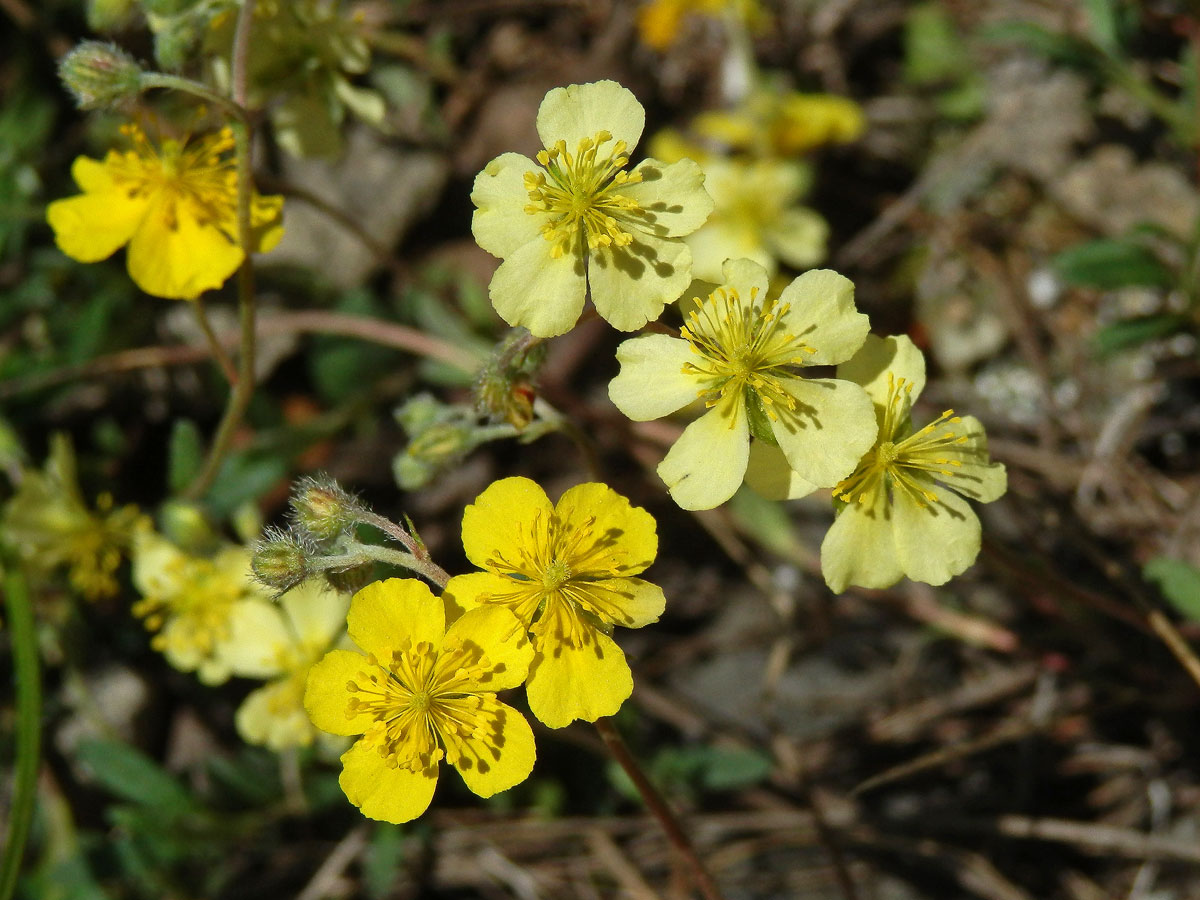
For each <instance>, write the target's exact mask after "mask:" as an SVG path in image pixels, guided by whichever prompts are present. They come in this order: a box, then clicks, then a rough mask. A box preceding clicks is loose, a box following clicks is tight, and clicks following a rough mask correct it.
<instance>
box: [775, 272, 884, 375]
mask: <svg viewBox="0 0 1200 900" xmlns="http://www.w3.org/2000/svg"><path fill="white" fill-rule="evenodd" d="M779 302H780V303H781V304H783V303H787V304H791V307H792V308H791V309H790V310H789V311H788V313H787V315H786V316H785V317H784V321H785V322H787V324H788V326H789V330H790V331H791V333H792V334H794V335H796V337H798V338H800V339H801V340H802V341H804V343H805V344H807V345H808V346H809V347H811V348H812V349H813V350H814V351H815V352H814V353H811V354H809V355H807V356H806V362H807V363H808V365H810V366H828V365H833V364H835V363H840V362H845V361H846V360H848V359H850V358H851V357H852V356H854V354H855V353H856V352H858V348H859V347H861V346H862V345H863V341H864V340H865V339H866V336H867V333H868V332H869V331H870V329H871V323H870V321H869V320H868V319H867V317H866V316H865V315H863V314H862V313H860V312H858V310H857V309H856V308H855V306H854V282H852V281H851V280H850V279H849V278H847V277H846V276H845V275H839V274H838V273H837V272H835V271H833V270H832V269H813V270H812V271H809V272H805V273H804V274H803V275H801V276H800V277H799V278H797V279H796V280H795V281H793V282H792V283H791V284H789V285H788V286H787V287H786V288H784V289H783V293H782V294H780V295H779Z"/></svg>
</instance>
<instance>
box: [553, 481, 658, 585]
mask: <svg viewBox="0 0 1200 900" xmlns="http://www.w3.org/2000/svg"><path fill="white" fill-rule="evenodd" d="M555 512H556V513H557V514H558V519H559V521H560V522H561V523H562V527H563V529H564V530H565V531H566V532H567V533H572V532H575V533H578V534H585V533H590V534H591V535H592V536H593V540H592V542H591V543H587V544H585V543H582V542H580V544H579V545H578V546H577V547H576V549H575V551H574V553H575V556H573V557H572V559H571V560H569V561H567V560H565V562H568V565H570V566H571V569H572V570H573V572H574V574H575V575H584V576H597V575H599V576H603V575H636V574H638V573H639V572H642V571H645V569H646V568H647V567H648V566H649V565H650V563H652V562H654V557H655V555H656V554H657V553H658V533H657V526H656V525H655V522H654V517H653V516H652V515H650V513H648V512H646V511H645V510H644V509H642V508H641V507H640V506H634V505H633V504H631V503H630V502H629V500H628V499H626V498H625V497H622V496H621V495H620V494H618V493H617V492H616V491H614V490H613V489H612V488H610V487H609V486H608V485H606V484H599V483H597V482H588V483H586V484H577V485H575V487H573V488H571V489H569V490H568V491H566V493H564V494H563V495H562V497H561V498H560V499H559V501H558V505H557V506H556V507H555Z"/></svg>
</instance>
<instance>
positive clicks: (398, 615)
mask: <svg viewBox="0 0 1200 900" xmlns="http://www.w3.org/2000/svg"><path fill="white" fill-rule="evenodd" d="M346 626H347V628H348V629H349V632H350V637H351V638H352V639H353V641H354V643H356V644H357V645H358V646H359V647H361V648H362V649H363V650H364V651H365V655H364V654H363V653H356V652H354V651H352V650H332V651H330V652H329V653H328V654H326V655H325V657H324V658H323V659H322V660H321V661H320V662H318V663H317V664H316V665H314V666H313V667H312V669H311V670H310V671H309V675H308V686H307V688H306V689H305V692H304V706H305V708H306V709H307V710H308V714H309V716H310V717H311V718H312V721H313V724H314V725H316V726H317V727H318V728H320V729H321V730H322V731H328V732H330V733H331V734H340V735H357V734H361V735H362V737H361V738H360V739H359V740H358V741H357V742H355V744H354V746H352V747H351V748H350V749H349V750H347V751H346V753H345V754H343V755H342V767H343V768H342V775H341V778H340V779H339V781H340V783H341V786H342V790H344V791H345V792H346V796H347V797H348V798H349V800H350V802H351V803H353V804H354V805H355V806H357V807H359V808H360V809H361V810H362V813H363V815H364V816H368V817H369V818H372V819H382V820H383V821H385V822H394V823H400V822H408V821H410V820H411V819H415V818H416V817H417V816H419V815H421V813H423V812H424V811H425V810H426V809H427V808H428V806H429V802H430V800H431V799H432V798H433V789H434V786H435V785H436V784H437V776H438V762H439V761H440V760H442V759H445V760H446V761H447V762H448V763H450V765H452V766H454V767H455V768H456V769H458V771H459V774H460V775H462V778H463V781H464V782H466V785H467V787H468V788H470V789H471V790H472V791H473V792H475V793H476V794H478V795H479V796H481V797H490V796H492V795H493V794H495V793H498V792H499V791H503V790H507V789H508V788H510V787H512V786H513V785H515V784H519V783H520V782H522V781H524V780H525V779H526V778H528V777H529V773H530V772H531V771H532V770H533V762H534V757H535V749H534V743H533V732H532V731H531V730H530V728H529V723H527V722H526V721H525V719H524V718H523V717H522V716H521V714H520V713H518V712H517V711H516V710H515V709H513V708H512V707H511V706H507V705H506V704H504V703H501V702H500V701H499V700H497V699H496V693H495V692H496V691H500V690H504V689H506V688H513V687H516V686H517V685H519V684H520V683H521V682H522V681H523V680H524V679H525V673H526V672H527V671H528V669H529V661H530V658H531V657H532V656H533V650H532V649H531V647H530V645H529V641H528V639H527V638H526V636H525V630H524V629H523V628H522V627H521V623H520V622H518V621H517V620H516V619H515V618H514V617H513V615H512V613H510V612H508V611H507V610H504V609H500V608H497V607H489V608H486V609H477V610H472V611H470V612H467V613H464V614H463V615H462V616H460V617H459V618H458V619H457V620H456V621H455V622H454V623H453V624H452V625H451V626H450V627H449V628H447V627H446V607H445V605H444V603H443V602H442V601H441V600H439V599H438V598H437V597H434V596H433V594H431V593H430V592H429V589H428V588H427V587H425V585H424V584H422V583H421V582H419V581H415V580H413V579H410V578H391V579H388V580H387V581H377V582H375V583H374V584H369V585H367V586H366V587H365V588H363V589H362V590H361V591H359V592H358V593H357V594H355V595H354V599H353V600H351V601H350V614H349V616H348V617H347V621H346Z"/></svg>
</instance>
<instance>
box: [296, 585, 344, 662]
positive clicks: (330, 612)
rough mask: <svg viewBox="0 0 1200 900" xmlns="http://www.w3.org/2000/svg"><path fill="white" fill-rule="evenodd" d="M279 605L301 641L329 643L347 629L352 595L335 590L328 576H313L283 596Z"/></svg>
mask: <svg viewBox="0 0 1200 900" xmlns="http://www.w3.org/2000/svg"><path fill="white" fill-rule="evenodd" d="M279 605H280V607H281V608H282V610H283V613H284V615H285V616H287V619H288V622H289V623H290V624H291V627H292V631H293V633H294V634H295V636H296V638H298V639H299V641H300V642H301V643H304V644H308V645H310V646H329V645H330V644H332V643H333V639H334V638H335V637H337V636H338V635H339V634H341V633H342V632H343V631H345V630H346V613H347V612H348V611H349V609H350V597H349V596H347V595H346V594H342V593H338V592H337V591H335V590H333V588H331V587H329V586H328V585H327V584H325V582H324V579H321V578H310V579H309V580H308V581H305V582H304V583H303V584H301V585H300V586H298V587H295V588H292V589H291V590H290V591H288V592H287V593H286V594H284V595H283V596H282V597H280V598H279Z"/></svg>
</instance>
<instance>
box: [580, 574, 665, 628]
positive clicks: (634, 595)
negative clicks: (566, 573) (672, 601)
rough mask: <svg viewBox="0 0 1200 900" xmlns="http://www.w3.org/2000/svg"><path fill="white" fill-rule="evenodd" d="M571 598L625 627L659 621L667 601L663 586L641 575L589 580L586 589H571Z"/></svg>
mask: <svg viewBox="0 0 1200 900" xmlns="http://www.w3.org/2000/svg"><path fill="white" fill-rule="evenodd" d="M572 599H573V600H575V602H576V604H577V605H578V606H580V607H583V608H586V609H587V610H588V611H589V612H591V613H594V614H595V615H596V617H597V618H599V619H600V620H602V621H604V622H607V623H608V624H610V625H623V626H624V627H626V628H641V627H642V626H643V625H649V624H650V623H651V622H657V621H658V618H659V616H661V615H662V613H663V609H665V608H666V603H667V598H666V596H665V595H664V594H663V592H662V588H660V587H659V586H658V585H656V584H652V583H651V582H649V581H643V580H642V579H641V578H606V579H603V580H601V581H589V582H587V585H586V588H585V589H579V590H576V591H573V592H572Z"/></svg>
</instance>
